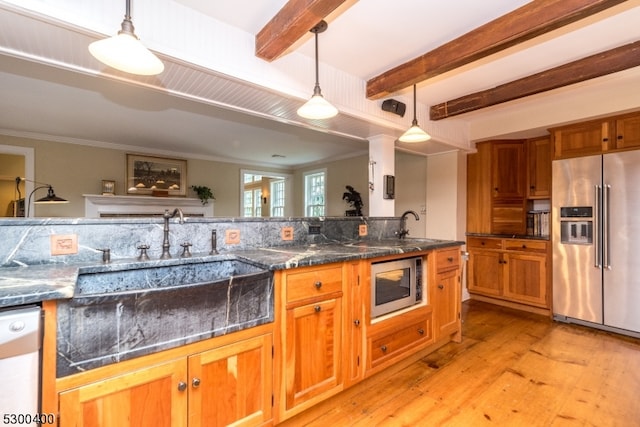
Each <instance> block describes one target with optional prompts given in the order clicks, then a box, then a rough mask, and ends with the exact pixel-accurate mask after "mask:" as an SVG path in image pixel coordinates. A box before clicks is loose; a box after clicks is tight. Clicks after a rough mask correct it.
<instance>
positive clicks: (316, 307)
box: [313, 305, 322, 313]
mask: <svg viewBox="0 0 640 427" xmlns="http://www.w3.org/2000/svg"><path fill="white" fill-rule="evenodd" d="M313 309H314V310H315V311H316V313H320V311H322V307H320V306H319V305H316V306H315V307H313Z"/></svg>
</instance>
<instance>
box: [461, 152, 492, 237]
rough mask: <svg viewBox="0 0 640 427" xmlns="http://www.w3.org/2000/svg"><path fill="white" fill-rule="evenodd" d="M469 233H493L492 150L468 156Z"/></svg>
mask: <svg viewBox="0 0 640 427" xmlns="http://www.w3.org/2000/svg"><path fill="white" fill-rule="evenodd" d="M467 232H469V233H491V150H489V147H488V146H487V145H486V144H478V152H477V153H474V154H469V155H468V156H467Z"/></svg>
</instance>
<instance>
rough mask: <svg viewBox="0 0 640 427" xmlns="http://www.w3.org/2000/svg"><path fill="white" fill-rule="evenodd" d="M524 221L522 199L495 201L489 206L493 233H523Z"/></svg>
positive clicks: (524, 214) (525, 216)
mask: <svg viewBox="0 0 640 427" xmlns="http://www.w3.org/2000/svg"><path fill="white" fill-rule="evenodd" d="M526 221H527V215H526V212H525V202H524V199H518V200H509V201H500V202H497V201H496V202H494V204H493V206H492V208H491V232H492V233H493V234H525V231H526Z"/></svg>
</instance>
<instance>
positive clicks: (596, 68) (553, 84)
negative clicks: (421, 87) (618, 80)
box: [429, 41, 640, 120]
mask: <svg viewBox="0 0 640 427" xmlns="http://www.w3.org/2000/svg"><path fill="white" fill-rule="evenodd" d="M638 66H640V41H636V42H634V43H630V44H626V45H624V46H620V47H617V48H615V49H611V50H607V51H605V52H600V53H597V54H595V55H591V56H588V57H586V58H582V59H579V60H577V61H573V62H569V63H568V64H565V65H561V66H559V67H555V68H551V69H549V70H546V71H542V72H540V73H536V74H532V75H530V76H528V77H523V78H521V79H518V80H514V81H512V82H509V83H505V84H503V85H500V86H496V87H495V88H493V89H488V90H483V91H481V92H476V93H472V94H470V95H465V96H463V97H460V98H457V99H454V100H451V101H447V102H443V103H441V104H438V105H433V106H431V108H430V111H429V116H430V117H429V118H430V119H431V120H442V119H445V118H447V117H452V116H457V115H459V114H463V113H468V112H470V111H475V110H479V109H482V108H486V107H490V106H492V105H496V104H501V103H503V102H507V101H513V100H514V99H519V98H524V97H525V96H530V95H535V94H536V93H541V92H546V91H549V90H553V89H557V88H559V87H563V86H568V85H572V84H575V83H579V82H583V81H585V80H590V79H594V78H596V77H601V76H606V75H607V74H612V73H617V72H619V71H623V70H627V69H629V68H634V67H638Z"/></svg>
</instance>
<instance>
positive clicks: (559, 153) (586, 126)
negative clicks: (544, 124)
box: [553, 121, 610, 159]
mask: <svg viewBox="0 0 640 427" xmlns="http://www.w3.org/2000/svg"><path fill="white" fill-rule="evenodd" d="M609 130H610V126H609V123H608V122H604V123H603V122H600V121H594V122H586V123H580V124H578V125H572V126H568V127H566V128H561V129H556V130H554V131H553V157H554V159H563V158H568V157H581V156H590V155H593V154H600V153H602V152H603V151H604V150H606V149H607V148H608V147H609V136H610V135H609Z"/></svg>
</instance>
